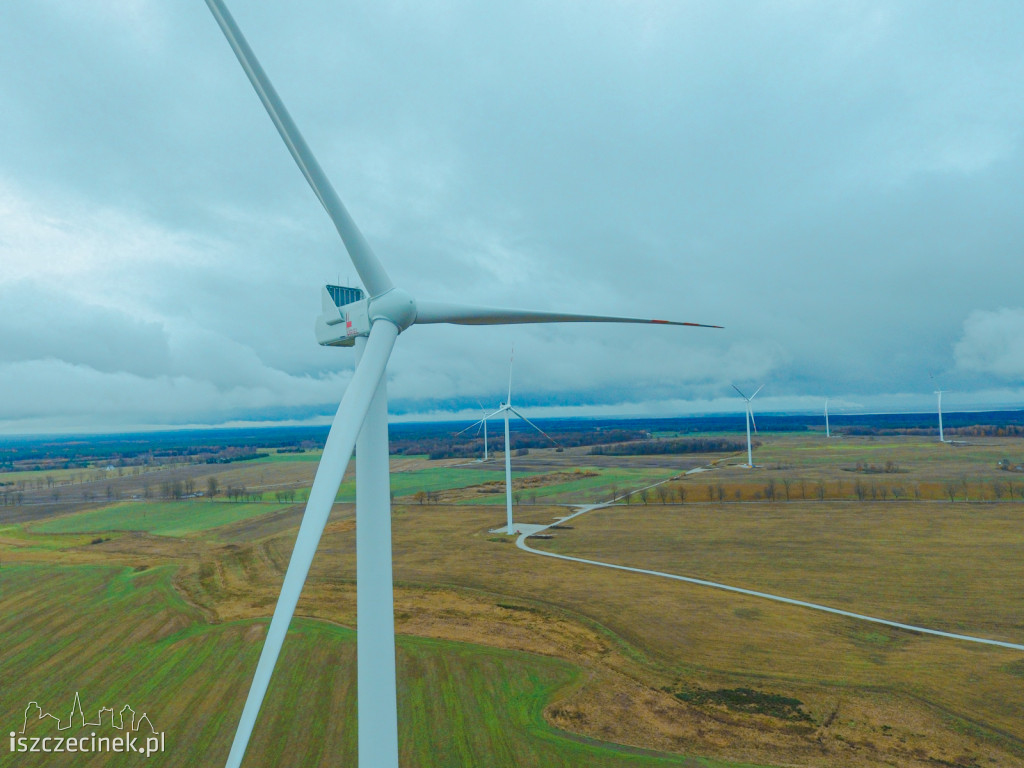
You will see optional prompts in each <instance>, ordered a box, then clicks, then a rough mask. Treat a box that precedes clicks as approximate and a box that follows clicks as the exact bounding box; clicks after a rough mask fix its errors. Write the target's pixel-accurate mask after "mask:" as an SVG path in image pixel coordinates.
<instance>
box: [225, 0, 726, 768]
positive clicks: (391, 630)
mask: <svg viewBox="0 0 1024 768" xmlns="http://www.w3.org/2000/svg"><path fill="white" fill-rule="evenodd" d="M206 4H207V5H208V6H209V8H210V11H211V12H212V13H213V16H214V18H215V19H216V20H217V23H218V25H219V26H220V28H221V31H222V32H223V33H224V36H225V37H226V38H227V40H228V43H229V44H230V45H231V48H232V49H233V51H234V53H235V56H236V57H237V58H238V60H239V62H240V63H241V65H242V68H243V69H244V70H245V74H246V75H247V76H248V78H249V81H250V83H251V84H252V86H253V88H254V89H255V91H256V93H257V95H258V96H259V98H260V100H261V101H262V102H263V106H264V107H265V108H266V110H267V113H268V114H269V115H270V119H271V120H272V121H273V123H274V125H275V127H276V128H277V131H278V133H279V134H280V135H281V138H282V139H283V140H284V143H285V145H286V146H287V147H288V151H289V152H290V153H291V155H292V158H293V159H294V160H295V163H296V164H297V165H298V166H299V170H300V171H301V172H302V175H303V176H304V177H305V178H306V181H307V182H308V183H309V185H310V187H312V189H313V193H314V194H315V195H316V197H317V199H318V200H319V201H320V204H321V205H322V206H323V207H324V209H325V210H326V211H327V215H328V216H329V217H330V218H331V220H332V222H333V223H334V226H335V228H336V229H337V230H338V234H339V235H340V236H341V239H342V242H343V243H344V245H345V249H346V250H347V251H348V254H349V257H350V258H351V259H352V264H353V265H354V266H355V269H356V272H357V273H358V274H359V279H360V280H361V281H362V283H363V285H364V286H365V288H366V293H365V294H364V292H363V291H362V290H360V289H358V288H343V287H341V286H326V287H325V288H324V289H323V291H322V305H323V313H322V314H321V315H320V317H319V318H318V319H317V323H316V335H317V341H318V342H319V343H320V344H323V345H327V346H339V347H350V346H354V347H355V351H356V369H355V373H354V374H353V376H352V379H351V381H350V383H349V385H348V388H347V389H346V390H345V394H344V396H343V397H342V399H341V403H340V405H339V406H338V411H337V414H336V415H335V417H334V421H333V423H332V424H331V429H330V431H329V432H328V434H327V442H326V444H325V445H324V450H323V456H322V458H321V460H320V464H319V466H318V467H317V470H316V475H315V477H314V480H313V487H312V488H311V489H310V493H309V499H308V501H307V503H306V510H305V512H304V514H303V517H302V524H301V525H300V527H299V533H298V536H297V537H296V540H295V547H294V549H293V550H292V555H291V559H290V561H289V563H288V569H287V571H286V572H285V576H284V582H283V584H282V585H281V594H280V597H279V598H278V601H277V606H276V607H275V608H274V615H273V618H272V619H271V622H270V627H269V629H268V630H267V638H266V641H265V642H264V645H263V651H262V653H261V654H260V659H259V662H258V664H257V666H256V672H255V674H254V676H253V682H252V687H251V688H250V689H249V695H248V697H247V698H246V702H245V707H244V708H243V710H242V716H241V718H240V720H239V723H238V729H237V730H236V732H235V737H234V741H233V742H232V745H231V751H230V753H229V755H228V759H227V766H228V767H229V768H237V767H238V766H239V765H241V762H242V758H243V756H244V755H245V750H246V747H247V746H248V743H249V737H250V735H251V734H252V730H253V726H254V725H255V723H256V717H257V715H258V714H259V710H260V706H261V705H262V703H263V697H264V695H265V694H266V691H267V686H268V685H269V683H270V677H271V674H272V673H273V671H274V666H275V664H276V663H277V658H278V655H279V654H280V651H281V646H282V644H283V643H284V639H285V635H286V633H287V631H288V625H289V623H290V622H291V619H292V615H293V614H294V613H295V606H296V604H297V603H298V600H299V596H300V594H301V592H302V587H303V584H304V583H305V581H306V576H307V575H308V573H309V568H310V565H311V564H312V562H313V556H314V554H315V553H316V548H317V544H318V543H319V541H320V536H321V534H322V533H323V530H324V526H326V525H327V519H328V516H329V515H330V512H331V507H332V506H333V504H334V499H335V495H336V494H337V491H338V488H339V486H340V485H341V480H342V478H343V477H344V474H345V470H346V468H347V467H348V462H349V459H350V458H351V457H352V452H353V450H354V449H356V450H358V452H359V461H358V463H357V466H356V600H357V606H356V622H357V628H358V639H357V654H358V662H357V687H358V691H359V702H358V721H359V729H358V743H359V745H360V749H359V765H360V766H361V767H362V768H397V766H398V714H397V706H396V684H395V627H394V594H393V587H392V568H391V503H390V479H389V475H388V415H387V393H386V390H385V373H386V369H387V362H388V358H389V357H390V356H391V351H392V348H393V347H394V344H395V340H396V339H397V338H398V334H399V333H401V332H402V331H403V330H405V329H406V328H408V327H409V326H410V325H412V324H414V323H420V324H429V323H456V324H460V325H500V324H508V323H558V322H598V323H607V322H624V323H663V322H665V321H660V320H645V319H640V318H625V317H608V316H601V315H575V314H567V313H561V312H537V311H531V310H521V309H496V308H490V307H480V306H472V305H464V304H452V303H446V302H437V301H427V300H422V299H420V300H416V299H414V298H413V297H412V296H411V295H410V294H409V293H408V292H406V291H404V290H403V289H401V288H397V287H395V285H394V284H393V283H392V282H391V278H390V277H389V275H388V273H387V272H386V271H385V269H384V266H383V264H381V262H380V261H379V260H378V259H377V256H376V255H375V254H374V253H373V251H372V250H371V249H370V246H369V244H368V243H367V242H366V240H365V239H364V237H363V235H362V233H361V232H360V231H359V229H358V227H357V226H356V224H355V222H353V220H352V218H351V217H350V216H349V213H348V211H347V210H346V209H345V206H344V205H343V204H342V202H341V200H340V198H339V197H338V195H337V193H336V192H335V191H334V188H333V187H332V186H331V183H330V181H328V179H327V176H326V175H325V174H324V172H323V170H322V169H321V168H320V164H319V163H318V162H317V160H316V158H315V157H314V156H313V153H312V152H311V151H310V149H309V147H308V146H307V145H306V142H305V140H304V139H303V138H302V135H301V133H299V130H298V128H297V127H296V126H295V123H294V122H293V121H292V119H291V116H290V115H289V114H288V111H287V110H286V109H285V107H284V104H283V103H282V102H281V99H280V97H279V96H278V95H277V92H276V91H275V90H274V87H273V85H272V84H271V83H270V80H269V79H268V78H267V76H266V73H265V72H264V71H263V68H262V67H261V66H260V64H259V62H258V61H257V59H256V56H255V55H254V54H253V52H252V49H250V47H249V45H248V43H247V42H246V40H245V38H244V37H243V36H242V33H241V31H240V30H239V29H238V26H237V25H236V24H235V21H234V19H233V18H232V17H231V15H230V13H229V12H228V10H227V8H225V6H224V3H223V1H222V0H206ZM668 324H669V325H691V326H697V325H699V324H698V323H676V322H670V323H668ZM711 327H717V326H711Z"/></svg>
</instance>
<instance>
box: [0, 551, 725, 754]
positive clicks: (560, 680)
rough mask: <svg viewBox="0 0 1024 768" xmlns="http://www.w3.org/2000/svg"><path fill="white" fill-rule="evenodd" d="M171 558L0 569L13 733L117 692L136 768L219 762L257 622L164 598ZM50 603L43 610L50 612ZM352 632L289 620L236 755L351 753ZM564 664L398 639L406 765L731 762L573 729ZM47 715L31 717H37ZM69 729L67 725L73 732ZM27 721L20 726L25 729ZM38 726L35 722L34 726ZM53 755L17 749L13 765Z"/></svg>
mask: <svg viewBox="0 0 1024 768" xmlns="http://www.w3.org/2000/svg"><path fill="white" fill-rule="evenodd" d="M170 576H171V569H169V568H162V569H153V570H150V571H146V572H142V573H136V572H133V571H131V570H128V569H119V568H111V567H80V566H79V567H63V568H55V569H54V568H45V567H38V566H21V567H16V568H11V569H5V572H4V581H5V589H4V592H3V595H2V597H0V637H2V638H4V672H5V674H4V696H3V699H2V700H0V722H2V723H4V724H5V726H7V728H8V729H10V730H20V727H21V724H22V719H23V713H24V709H25V705H26V704H27V702H29V701H37V702H39V704H40V705H41V706H42V707H43V709H44V710H47V711H52V712H54V713H55V714H57V715H58V716H63V717H66V716H67V712H68V711H69V710H70V705H71V702H72V700H73V698H74V695H75V692H78V693H79V694H80V696H81V700H82V703H83V708H84V711H85V713H86V714H87V716H89V717H93V716H94V715H95V712H96V710H97V709H98V708H99V707H100V706H112V707H114V708H115V709H117V710H120V708H121V706H123V705H124V704H130V705H131V706H132V707H133V708H134V709H135V710H136V712H137V713H138V714H139V716H141V714H142V713H143V712H145V713H146V714H147V715H148V717H149V719H150V720H151V721H152V723H153V725H154V727H155V729H156V730H157V731H163V732H164V733H165V734H166V744H167V751H166V753H164V754H157V755H154V756H152V757H150V758H149V760H148V761H147V764H148V765H153V766H170V765H214V764H219V763H221V762H223V760H224V758H225V756H226V754H227V750H228V747H229V746H230V739H231V736H232V733H233V730H234V726H235V723H236V722H237V718H238V715H239V714H240V710H241V706H242V703H243V701H244V697H245V693H246V690H247V687H248V684H249V680H250V678H251V674H252V670H253V668H254V667H255V663H256V659H257V656H258V653H259V648H260V643H261V639H262V637H263V633H264V628H265V625H264V623H263V622H252V621H240V622H230V623H226V624H221V625H210V624H206V623H205V622H204V621H203V620H202V618H201V617H200V616H199V615H198V613H197V612H196V611H195V610H194V609H192V608H190V607H189V606H188V605H187V604H185V603H184V602H183V601H182V600H181V599H180V597H178V596H177V594H176V593H175V591H174V589H173V588H172V586H171V578H170ZM58 615H59V616H60V617H61V619H60V621H59V622H54V616H58ZM354 641H355V633H354V632H352V631H351V630H348V629H345V628H343V627H338V626H334V625H330V624H326V623H324V622H319V621H313V620H303V619H300V620H297V621H296V622H295V623H294V626H293V629H292V631H291V632H290V633H289V637H288V641H287V643H286V644H285V647H284V650H283V652H282V658H281V660H280V662H279V663H278V671H277V674H276V675H275V677H274V679H273V682H272V684H271V686H270V689H269V691H268V694H267V698H266V700H265V702H264V705H263V709H262V713H261V716H260V720H259V722H258V723H257V727H256V730H255V732H254V735H253V740H252V743H251V745H250V748H249V752H248V754H247V762H246V765H249V766H254V767H255V766H279V765H302V766H337V765H354V764H355V760H356V739H355V734H356V728H355V725H356V711H355V709H356V707H355V680H354V677H355V656H354V652H355V642H354ZM580 674H581V672H580V670H579V669H578V668H576V667H574V666H573V665H571V664H569V663H567V662H564V661H561V660H558V659H551V658H544V657H539V656H534V655H531V654H525V653H517V652H512V651H503V650H499V649H493V648H486V647H481V646H475V645H469V644H466V643H453V642H448V641H442V640H431V639H424V638H410V637H401V638H399V644H398V675H399V681H400V693H399V722H400V724H401V732H400V737H399V739H400V749H401V756H400V759H401V764H402V765H403V766H418V767H422V768H462V766H467V765H488V766H494V767H495V768H499V767H501V766H510V767H511V766H537V767H538V768H541V767H543V768H548V767H549V766H551V767H555V768H557V767H558V766H564V767H565V768H570V767H571V766H579V765H592V766H598V767H606V768H618V767H619V766H622V767H623V768H625V767H626V766H637V767H638V768H643V767H647V766H650V767H651V768H655V767H656V766H672V765H676V766H707V767H708V768H715V767H719V766H720V767H722V768H725V767H726V766H737V765H738V764H736V763H724V762H720V761H710V760H709V761H703V760H692V759H688V758H684V757H681V756H672V755H655V754H650V753H643V752H641V751H638V750H631V749H628V748H622V747H616V746H614V745H611V744H602V743H599V742H595V741H590V740H585V739H584V740H581V739H575V738H570V737H569V736H568V735H567V734H565V733H563V732H561V731H559V730H557V729H555V728H553V727H552V726H550V725H549V724H547V723H546V722H545V720H544V718H543V710H544V708H545V706H547V704H548V703H549V702H550V701H551V700H552V698H554V697H557V696H558V695H559V694H560V693H561V692H563V691H564V690H566V689H567V688H570V687H572V686H574V685H576V684H577V683H578V680H579V677H580ZM44 725H45V724H43V725H40V724H38V723H37V724H36V729H41V728H42V727H44ZM75 730H77V729H75ZM27 733H28V734H29V735H31V734H32V733H33V729H32V726H31V725H30V726H29V730H28V731H27ZM35 733H37V734H41V730H35ZM136 760H137V758H135V757H134V756H123V755H111V754H97V755H95V756H86V755H82V756H81V759H80V760H76V761H75V765H84V766H95V767H97V768H98V766H104V768H106V767H107V766H122V765H134V764H136ZM51 761H52V757H51V756H47V755H40V754H37V755H32V754H24V755H19V758H18V765H24V766H43V765H50V764H51Z"/></svg>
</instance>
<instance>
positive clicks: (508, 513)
mask: <svg viewBox="0 0 1024 768" xmlns="http://www.w3.org/2000/svg"><path fill="white" fill-rule="evenodd" d="M514 355H515V353H514V352H513V357H514ZM499 413H500V414H502V416H504V418H505V522H506V524H505V533H507V534H508V535H509V536H512V535H513V534H515V533H518V529H517V528H516V527H515V523H513V522H512V444H511V443H510V442H509V429H508V415H509V413H514V414H515V415H516V416H518V417H519V418H520V419H522V420H523V421H525V422H526V423H527V424H529V425H530V426H531V427H533V428H534V429H536V430H537V431H538V432H540V433H541V434H542V435H544V437H546V438H547V439H548V440H550V441H551V443H552V444H553V445H556V446H557V445H558V442H557V441H556V440H555V439H554V438H553V437H551V435H549V434H548V433H547V432H545V431H544V430H543V429H541V428H540V427H538V426H537V425H536V424H534V423H533V422H532V421H530V420H529V419H528V418H526V417H525V416H523V414H521V413H520V412H519V411H517V410H516V409H515V408H513V407H512V360H511V359H510V360H509V361H508V400H506V401H505V402H504V403H502V404H501V405H500V406H499V407H498V410H496V411H495V412H494V413H490V414H488V415H487V416H485V417H484V419H485V421H486V419H489V418H491V417H492V416H497V415H498V414H499Z"/></svg>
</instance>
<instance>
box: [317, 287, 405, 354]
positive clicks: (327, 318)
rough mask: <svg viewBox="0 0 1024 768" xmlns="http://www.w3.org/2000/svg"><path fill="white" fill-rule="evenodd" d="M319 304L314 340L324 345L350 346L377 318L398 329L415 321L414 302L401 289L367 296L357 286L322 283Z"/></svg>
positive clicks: (366, 332)
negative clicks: (370, 296) (323, 284)
mask: <svg viewBox="0 0 1024 768" xmlns="http://www.w3.org/2000/svg"><path fill="white" fill-rule="evenodd" d="M320 304H321V313H320V316H319V317H318V318H317V319H316V340H317V342H318V343H319V344H320V345H321V346H325V347H351V346H353V345H354V344H355V343H356V339H357V338H358V337H360V336H369V335H370V328H371V326H372V325H373V324H374V322H376V321H377V320H387V321H388V322H389V323H392V324H393V325H394V326H395V327H397V328H398V331H399V332H402V331H404V330H405V329H406V328H408V327H409V326H410V325H412V324H413V323H414V322H416V301H415V300H414V299H413V297H412V296H411V295H409V293H408V291H403V290H402V289H401V288H391V289H390V290H388V291H385V292H384V293H382V294H381V295H380V296H374V297H373V298H370V299H368V298H365V294H364V293H363V292H362V290H360V289H359V288H346V287H345V286H342V285H325V286H324V288H323V290H322V291H321V293H320Z"/></svg>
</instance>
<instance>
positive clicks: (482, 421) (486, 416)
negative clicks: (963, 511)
mask: <svg viewBox="0 0 1024 768" xmlns="http://www.w3.org/2000/svg"><path fill="white" fill-rule="evenodd" d="M480 410H481V411H482V412H483V414H484V417H483V418H482V419H480V421H474V422H473V423H472V424H470V425H469V426H468V427H466V428H465V429H460V430H459V431H458V432H456V433H455V437H458V436H459V435H461V434H462V433H463V432H469V430H471V429H472V428H473V427H476V434H478V435H479V434H480V427H481V426H483V430H484V457H483V458H482V459H477V461H479V462H484V461H487V420H488V419H489V418H491V416H493V415H494V414H493V413H490V414H489V413H487V409H486V408H484V407H483V405H481V406H480Z"/></svg>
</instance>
